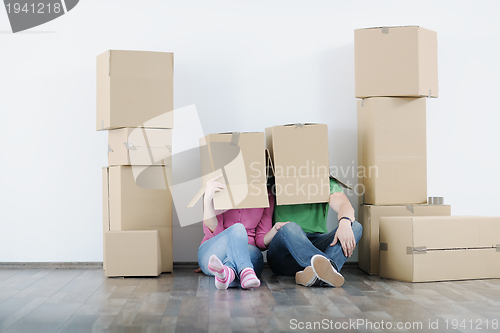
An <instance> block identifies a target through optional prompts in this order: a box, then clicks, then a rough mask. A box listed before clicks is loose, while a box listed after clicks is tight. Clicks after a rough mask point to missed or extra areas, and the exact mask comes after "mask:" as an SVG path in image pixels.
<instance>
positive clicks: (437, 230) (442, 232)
mask: <svg viewBox="0 0 500 333" xmlns="http://www.w3.org/2000/svg"><path fill="white" fill-rule="evenodd" d="M499 244H500V217H481V216H418V217H415V216H412V217H381V218H380V276H381V277H385V278H391V279H396V280H403V281H409V282H425V281H446V280H465V279H484V278H499V277H500V269H499V267H500V251H498V249H499V248H500V245H499Z"/></svg>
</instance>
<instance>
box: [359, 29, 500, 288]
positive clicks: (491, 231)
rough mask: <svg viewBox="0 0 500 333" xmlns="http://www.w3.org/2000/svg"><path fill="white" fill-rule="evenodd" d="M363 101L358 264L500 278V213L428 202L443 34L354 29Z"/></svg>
mask: <svg viewBox="0 0 500 333" xmlns="http://www.w3.org/2000/svg"><path fill="white" fill-rule="evenodd" d="M354 40H355V41H354V45H355V50H354V51H355V72H356V74H355V76H356V97H358V98H362V100H360V101H358V164H359V167H360V169H359V170H358V171H359V173H358V174H359V183H360V184H362V185H363V187H364V196H363V198H362V200H361V205H360V210H359V215H360V222H361V223H362V224H363V227H364V228H363V236H362V238H361V241H360V243H359V265H360V268H361V269H363V270H364V271H366V272H367V273H369V274H379V273H380V276H382V277H386V278H393V279H399V280H404V281H411V282H421V281H441V280H459V279H475V278H491V277H500V271H499V270H498V269H497V267H498V263H499V260H500V256H499V255H496V254H495V253H498V250H497V249H498V247H499V245H498V244H499V243H500V239H499V238H498V235H499V234H500V233H499V232H498V231H499V228H500V218H488V217H454V216H449V215H451V207H450V206H446V205H426V204H425V203H426V200H427V160H426V118H425V113H426V109H425V103H426V100H425V97H438V84H437V82H438V80H437V34H436V33H435V32H433V31H430V30H427V29H424V28H421V27H416V26H413V27H392V28H388V27H382V28H370V29H359V30H355V32H354Z"/></svg>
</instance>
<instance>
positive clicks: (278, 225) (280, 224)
mask: <svg viewBox="0 0 500 333" xmlns="http://www.w3.org/2000/svg"><path fill="white" fill-rule="evenodd" d="M288 222H290V221H288ZM288 222H277V223H275V224H274V227H272V228H271V230H269V232H268V233H267V234H266V235H265V236H264V245H265V246H266V247H268V246H269V244H270V243H271V240H272V239H273V237H274V235H276V233H277V232H278V230H280V229H281V228H282V227H283V226H284V225H285V224H287V223H288Z"/></svg>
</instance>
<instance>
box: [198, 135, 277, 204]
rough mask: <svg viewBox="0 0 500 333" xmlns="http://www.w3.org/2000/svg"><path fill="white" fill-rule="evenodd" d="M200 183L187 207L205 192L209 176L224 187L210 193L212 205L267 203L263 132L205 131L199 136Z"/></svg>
mask: <svg viewBox="0 0 500 333" xmlns="http://www.w3.org/2000/svg"><path fill="white" fill-rule="evenodd" d="M200 154H201V173H202V177H201V179H202V187H201V189H200V191H198V193H197V194H196V195H195V196H194V197H193V199H192V200H191V202H190V203H189V204H188V207H192V206H194V204H196V202H197V201H198V200H199V199H200V198H201V196H202V195H203V193H204V192H205V185H206V183H207V181H209V180H210V179H212V178H214V177H216V176H219V175H223V177H222V178H220V179H219V180H218V181H219V182H221V183H224V184H226V186H227V188H226V189H225V190H222V191H220V192H216V193H215V195H214V208H215V209H217V210H219V209H234V208H258V207H269V199H268V194H267V173H266V172H267V168H266V152H265V136H264V133H261V132H256V133H239V132H234V133H220V134H209V135H207V136H205V137H204V138H201V139H200Z"/></svg>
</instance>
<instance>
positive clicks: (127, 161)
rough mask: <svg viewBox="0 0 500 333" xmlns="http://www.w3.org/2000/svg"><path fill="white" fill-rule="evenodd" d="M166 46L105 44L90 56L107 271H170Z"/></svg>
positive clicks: (168, 71) (117, 273)
mask: <svg viewBox="0 0 500 333" xmlns="http://www.w3.org/2000/svg"><path fill="white" fill-rule="evenodd" d="M172 110H173V54H172V53H164V52H143V51H116V50H113V51H107V52H105V53H103V54H101V55H99V56H98V57H97V123H96V129H97V130H108V164H109V166H107V167H105V168H103V232H104V237H103V241H104V243H103V251H104V256H103V266H104V271H105V274H106V276H157V275H159V274H160V273H161V272H172V270H173V267H172V266H173V263H172V252H173V249H172V197H171V194H170V191H169V187H168V180H169V179H171V172H172V169H171V154H172V132H171V131H172V128H173V112H171V111H172Z"/></svg>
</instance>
